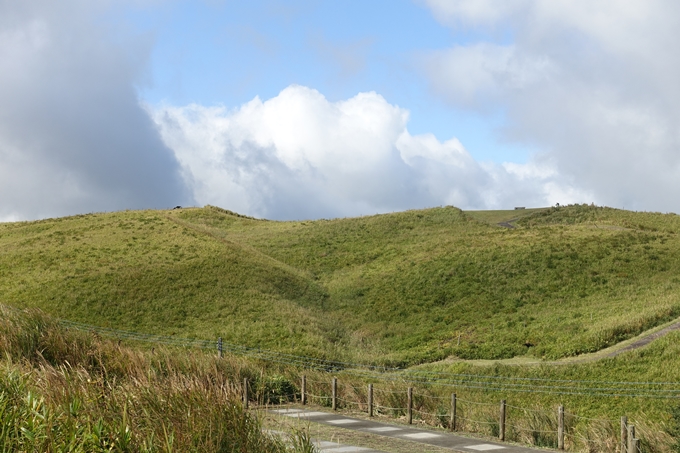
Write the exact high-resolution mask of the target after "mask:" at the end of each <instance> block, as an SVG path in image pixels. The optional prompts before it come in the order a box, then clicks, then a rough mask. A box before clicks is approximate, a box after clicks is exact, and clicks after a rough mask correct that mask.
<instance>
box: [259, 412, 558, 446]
mask: <svg viewBox="0 0 680 453" xmlns="http://www.w3.org/2000/svg"><path fill="white" fill-rule="evenodd" d="M271 412H273V413H276V414H280V415H285V416H288V417H295V418H299V419H303V420H309V421H312V422H315V423H323V424H326V425H331V426H337V427H341V428H346V429H353V430H357V431H363V432H367V433H372V434H377V435H380V436H386V437H394V438H397V439H403V440H410V441H413V442H419V443H423V444H428V445H434V446H437V447H442V448H448V449H450V450H453V451H457V452H462V453H474V452H480V451H497V452H499V453H506V452H507V453H531V452H540V451H543V452H545V450H539V449H536V448H528V447H520V446H517V445H510V444H505V443H501V442H493V441H487V440H479V439H473V438H469V437H463V436H457V435H455V434H450V433H446V432H443V431H432V430H426V429H418V428H414V427H411V426H405V425H399V426H397V425H392V424H387V423H380V422H376V421H373V420H362V419H358V418H352V417H345V416H343V415H340V414H335V413H330V412H321V411H315V410H304V409H277V410H272V411H271ZM341 448H350V450H323V449H322V450H321V451H324V452H325V451H328V452H331V451H334V452H335V451H337V452H354V451H357V452H366V453H368V452H374V451H375V450H370V449H361V447H341ZM351 448H354V450H351Z"/></svg>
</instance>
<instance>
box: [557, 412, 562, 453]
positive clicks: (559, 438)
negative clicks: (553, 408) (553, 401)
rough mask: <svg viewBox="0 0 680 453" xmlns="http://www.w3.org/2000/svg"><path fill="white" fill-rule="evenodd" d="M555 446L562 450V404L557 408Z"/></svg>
mask: <svg viewBox="0 0 680 453" xmlns="http://www.w3.org/2000/svg"><path fill="white" fill-rule="evenodd" d="M557 448H558V449H559V450H564V406H563V405H561V404H560V406H559V407H558V408H557Z"/></svg>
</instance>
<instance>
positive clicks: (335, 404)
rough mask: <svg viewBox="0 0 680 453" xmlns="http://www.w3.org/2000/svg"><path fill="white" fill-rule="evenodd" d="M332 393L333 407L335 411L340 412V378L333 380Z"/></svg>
mask: <svg viewBox="0 0 680 453" xmlns="http://www.w3.org/2000/svg"><path fill="white" fill-rule="evenodd" d="M331 391H332V392H333V399H332V406H333V410H334V411H335V410H338V378H336V377H334V378H333V382H332V389H331Z"/></svg>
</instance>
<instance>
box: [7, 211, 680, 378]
mask: <svg viewBox="0 0 680 453" xmlns="http://www.w3.org/2000/svg"><path fill="white" fill-rule="evenodd" d="M507 221H511V223H512V226H514V228H507V227H500V226H498V225H497V223H500V222H507ZM678 232H680V218H679V217H678V216H675V215H672V214H666V215H662V214H655V213H634V212H628V211H621V210H616V209H609V208H599V207H592V206H585V205H583V206H569V207H561V208H550V209H541V210H526V211H523V212H518V211H507V212H498V211H495V212H492V213H488V212H487V213H480V212H470V213H466V212H463V211H460V210H459V209H456V208H453V207H444V208H434V209H426V210H419V211H407V212H402V213H393V214H384V215H377V216H370V217H361V218H352V219H335V220H318V221H305V222H275V221H266V220H257V219H252V218H248V217H244V216H240V215H237V214H235V213H231V212H229V211H225V210H223V209H220V208H215V207H205V208H194V209H181V210H173V211H126V212H117V213H106V214H90V215H82V216H74V217H67V218H60V219H48V220H42V221H37V222H19V223H6V224H0V302H2V303H6V304H9V305H14V306H18V307H25V306H36V307H40V308H41V309H43V310H44V311H46V312H48V313H50V314H52V315H55V316H58V317H63V318H67V319H71V320H76V321H83V322H88V323H92V324H97V325H102V326H111V327H116V328H125V329H131V330H137V331H143V332H147V333H159V334H171V335H178V336H187V337H196V338H205V339H215V338H216V337H217V336H222V337H223V338H224V339H225V341H230V342H233V343H240V344H247V345H250V346H261V347H264V348H272V349H277V350H281V351H286V352H295V353H297V354H304V355H313V356H318V357H325V358H334V359H344V360H361V361H371V362H384V363H392V364H402V365H403V364H413V363H421V362H429V361H435V360H439V359H442V358H445V357H448V356H457V357H461V358H485V359H497V358H509V357H516V356H530V357H537V358H550V359H554V358H560V357H565V356H572V355H576V354H580V353H584V352H590V351H596V350H599V349H602V348H604V347H606V346H608V345H611V344H613V343H615V342H618V341H620V340H622V339H625V338H629V337H631V336H634V335H636V334H638V333H640V332H641V331H643V330H645V329H648V328H651V327H653V326H655V325H658V324H661V323H663V322H666V321H668V320H670V319H672V318H675V317H678V316H680V278H679V277H680V254H679V253H678V251H680V238H679V235H678Z"/></svg>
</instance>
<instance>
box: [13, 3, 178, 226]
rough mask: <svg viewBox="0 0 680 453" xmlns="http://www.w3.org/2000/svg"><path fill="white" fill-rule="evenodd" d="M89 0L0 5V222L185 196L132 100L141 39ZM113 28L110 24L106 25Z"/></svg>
mask: <svg viewBox="0 0 680 453" xmlns="http://www.w3.org/2000/svg"><path fill="white" fill-rule="evenodd" d="M104 11H105V10H104V6H102V4H99V3H92V2H87V1H78V0H71V1H60V2H52V1H30V2H28V1H27V2H0V218H2V219H17V218H19V219H32V218H40V217H48V216H57V215H66V214H74V213H80V212H91V211H103V210H116V209H126V208H147V207H149V208H151V207H169V206H173V205H175V204H180V203H185V202H187V201H189V200H190V197H189V196H188V193H187V192H186V190H185V188H184V186H183V183H182V181H181V178H180V176H179V166H178V164H177V162H176V160H175V158H174V155H173V154H172V152H171V151H170V150H169V149H168V148H166V147H165V145H164V144H163V142H162V141H161V139H160V137H159V135H158V132H157V130H156V129H155V127H154V125H153V122H152V121H151V120H150V119H149V117H148V115H147V114H146V113H145V111H144V110H143V108H141V106H140V105H139V102H138V99H137V93H136V89H135V83H136V82H137V81H138V79H139V78H140V76H141V75H143V70H144V64H145V61H146V60H147V58H148V51H149V48H150V45H149V42H148V40H147V39H145V38H143V37H128V38H126V39H128V41H129V42H126V44H125V46H122V45H117V44H115V42H116V41H117V40H118V41H120V40H124V39H123V38H124V36H122V35H125V33H122V34H121V36H118V34H117V33H118V31H117V30H116V27H115V26H113V25H112V24H111V23H108V22H105V21H103V20H102V17H101V16H99V14H100V13H102V12H104ZM109 26H111V28H109Z"/></svg>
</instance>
